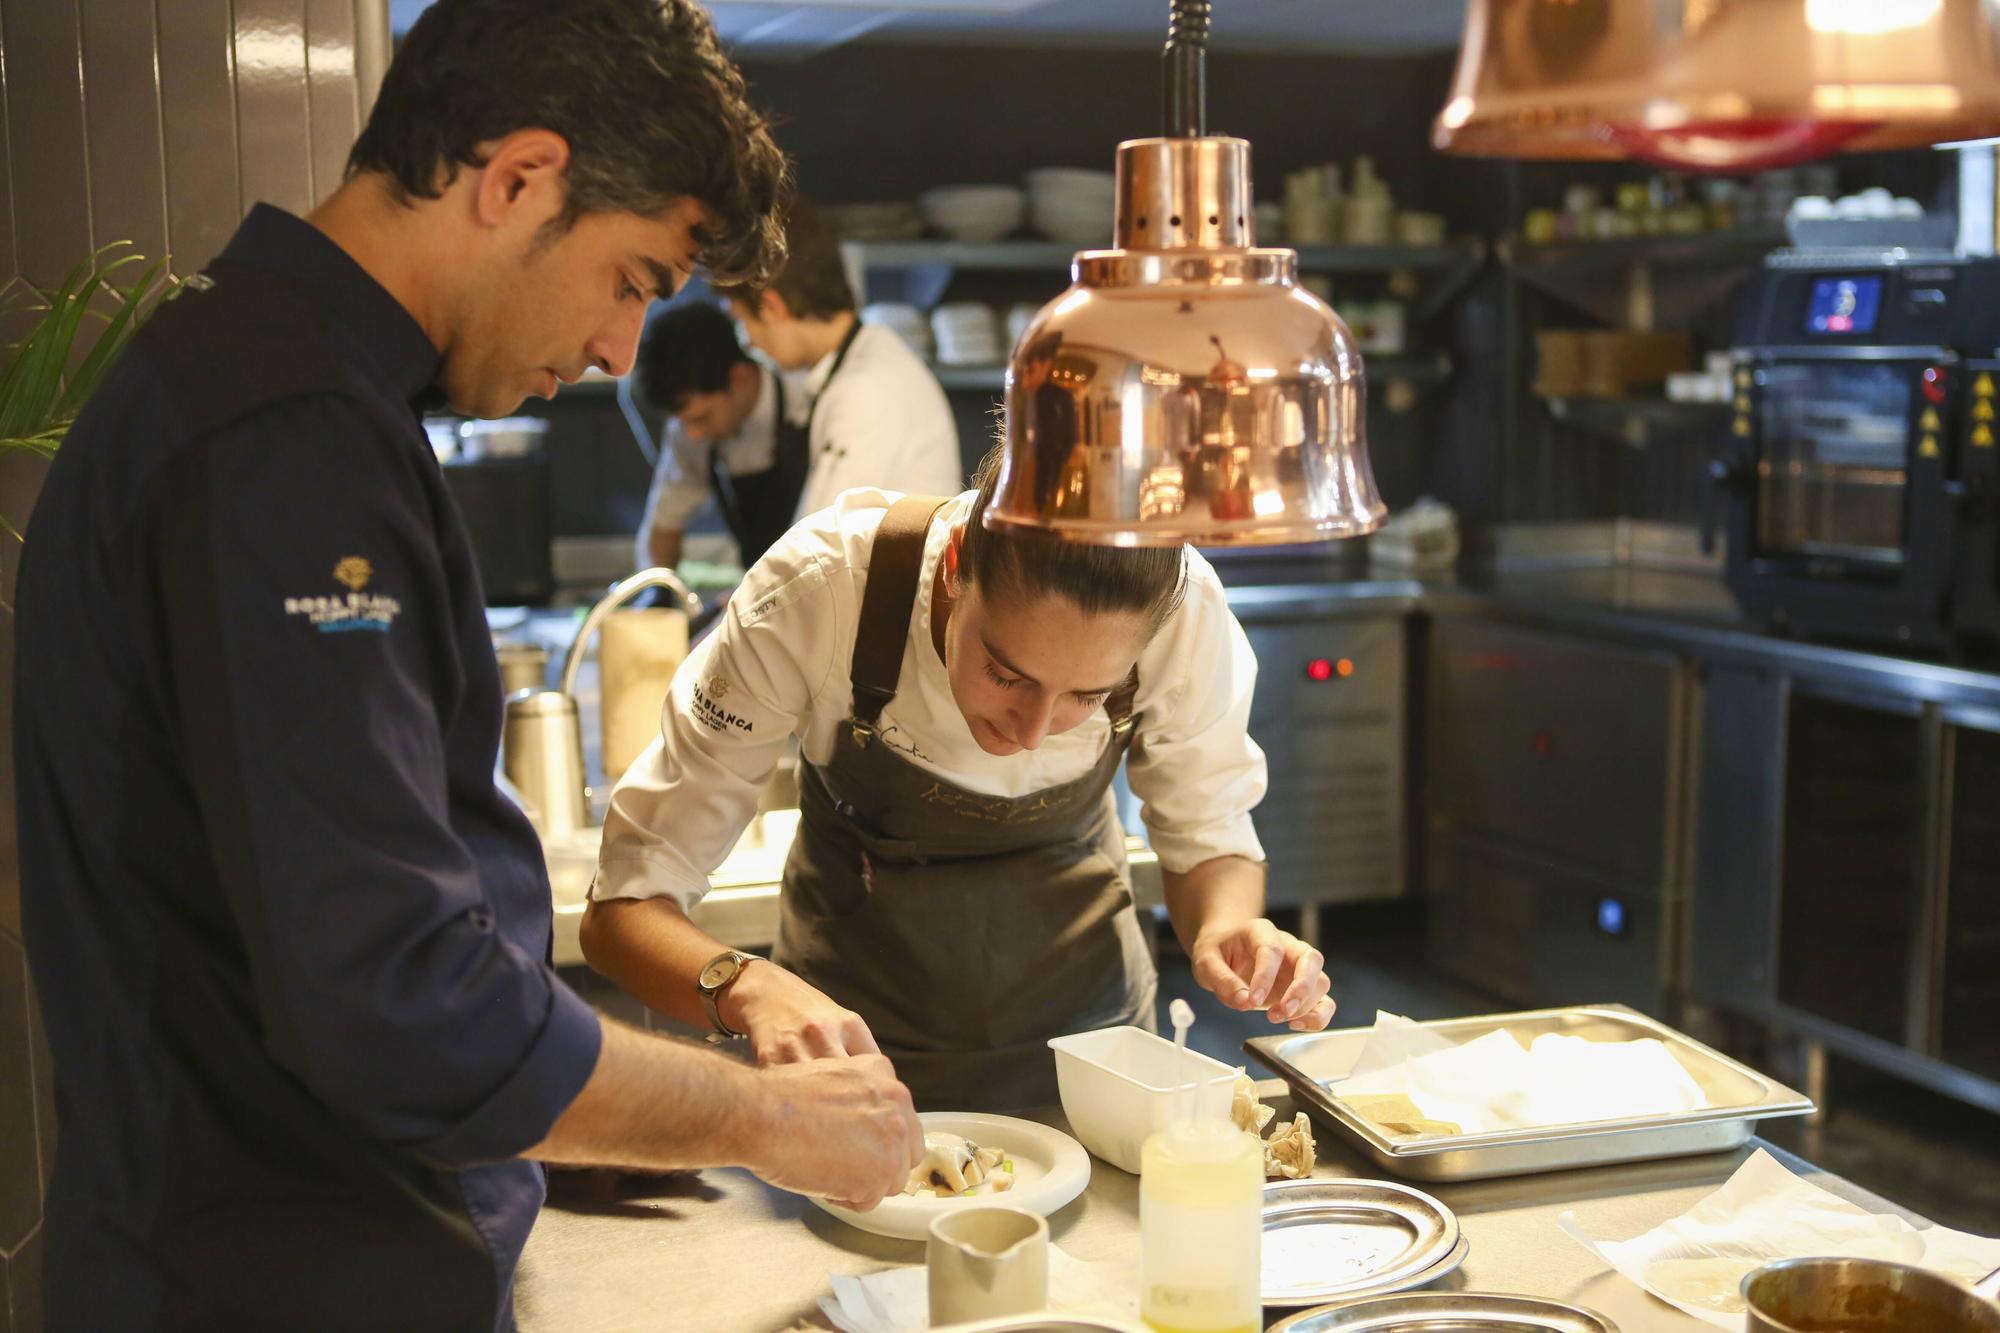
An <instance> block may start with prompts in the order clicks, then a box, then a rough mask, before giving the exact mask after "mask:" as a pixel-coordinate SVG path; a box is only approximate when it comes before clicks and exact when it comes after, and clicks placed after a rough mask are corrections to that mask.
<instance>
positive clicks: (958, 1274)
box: [926, 1207, 1049, 1325]
mask: <svg viewBox="0 0 2000 1333" xmlns="http://www.w3.org/2000/svg"><path fill="white" fill-rule="evenodd" d="M926 1258H927V1262H928V1265H929V1268H930V1290H931V1323H932V1324H933V1325H940V1324H956V1323H962V1322H965V1321H967V1320H973V1319H994V1318H998V1317H1000V1316H1002V1315H1013V1314H1027V1313H1029V1312H1031V1311H1035V1310H1040V1309H1042V1308H1044V1307H1045V1306H1046V1305H1047V1303H1048V1298H1049V1224H1048V1222H1047V1221H1046V1220H1044V1219H1043V1218H1041V1217H1038V1216H1037V1215H1036V1214H1034V1213H1030V1212H1024V1211H1023V1210H1021V1209H1019V1208H992V1207H977V1208H965V1209H953V1210H952V1211H951V1212H948V1213H946V1214H945V1215H944V1216H942V1217H940V1218H938V1219H937V1220H936V1221H935V1222H933V1223H931V1238H930V1243H929V1245H928V1247H927V1251H926Z"/></svg>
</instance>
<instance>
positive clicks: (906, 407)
mask: <svg viewBox="0 0 2000 1333" xmlns="http://www.w3.org/2000/svg"><path fill="white" fill-rule="evenodd" d="M835 355H836V353H833V352H829V353H827V355H825V356H824V357H822V358H820V360H819V362H818V364H816V365H815V366H814V367H813V368H812V372H811V374H809V375H808V376H807V377H806V392H807V394H808V395H809V396H810V397H811V399H812V407H811V411H812V431H811V433H810V435H809V436H808V437H807V438H808V445H809V447H810V449H811V450H812V459H811V467H810V469H809V470H808V471H807V472H806V484H805V489H804V490H803V491H801V492H800V493H799V506H798V509H797V510H795V511H794V513H793V518H794V520H797V519H801V518H804V517H805V516H806V515H807V514H814V513H818V512H819V511H820V510H822V509H825V508H826V507H827V506H828V505H831V504H832V503H833V500H834V497H835V496H837V495H839V494H840V493H841V492H842V491H849V490H853V489H855V488H856V487H860V486H893V487H895V488H896V489H898V490H901V491H906V492H908V493H909V494H911V495H955V494H957V493H958V491H959V489H960V488H961V487H963V486H964V485H965V464H964V462H963V461H962V460H961V459H960V458H959V455H958V427H957V425H956V424H955V423H954V422H953V421H952V416H951V405H950V404H949V403H947V402H946V401H945V397H944V390H943V389H941V388H939V387H938V382H937V377H936V376H935V375H933V374H931V372H930V368H929V367H928V366H926V365H925V364H924V363H923V362H922V361H921V360H920V359H918V357H917V354H916V353H915V352H912V351H911V350H910V349H909V345H908V344H906V343H905V342H904V341H903V340H902V339H901V338H898V337H897V336H896V335H895V334H894V333H892V332H890V331H889V330H888V329H885V328H880V327H877V326H875V325H872V324H863V325H862V326H861V327H860V328H859V329H858V330H856V332H855V335H854V342H853V344H852V345H851V346H850V347H849V348H848V349H847V356H846V357H845V358H844V359H843V360H842V361H841V363H840V373H839V374H837V375H835V374H833V362H834V357H835ZM829 376H831V379H830V380H829V378H828V377H829Z"/></svg>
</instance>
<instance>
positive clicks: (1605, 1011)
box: [1243, 1004, 1813, 1181]
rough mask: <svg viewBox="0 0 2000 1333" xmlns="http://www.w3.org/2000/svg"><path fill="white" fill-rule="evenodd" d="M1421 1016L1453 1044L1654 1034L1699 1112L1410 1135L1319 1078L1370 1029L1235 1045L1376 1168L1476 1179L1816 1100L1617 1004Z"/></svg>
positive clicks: (1740, 1126)
mask: <svg viewBox="0 0 2000 1333" xmlns="http://www.w3.org/2000/svg"><path fill="white" fill-rule="evenodd" d="M1420 1026H1422V1027H1424V1028H1426V1029H1428V1030H1429V1031H1431V1032H1434V1033H1437V1034H1438V1035H1439V1036H1442V1037H1445V1038H1447V1039H1448V1040H1451V1041H1453V1042H1456V1043H1459V1044H1463V1043H1465V1042H1469V1041H1472V1040H1475V1039H1476V1038H1479V1037H1483V1036H1485V1035H1486V1034H1487V1033H1489V1032H1494V1031H1498V1030H1500V1029H1503V1028H1504V1029H1506V1030H1507V1031H1509V1032H1512V1033H1514V1034H1515V1035H1516V1036H1517V1037H1519V1038H1520V1039H1522V1040H1523V1041H1532V1040H1534V1039H1535V1038H1536V1037H1538V1036H1540V1035H1541V1034H1543V1033H1545V1032H1557V1033H1562V1034H1564V1035H1566V1036H1572V1037H1582V1038H1584V1039H1586V1040H1589V1041H1636V1040H1639V1039H1641V1038H1645V1037H1651V1038H1654V1039H1656V1040H1658V1041H1659V1042H1660V1043H1661V1044H1662V1045H1664V1046H1665V1047H1666V1048H1667V1050H1668V1052H1669V1053H1670V1054H1671V1055H1672V1056H1673V1057H1674V1059H1676V1060H1677V1061H1679V1062H1680V1064H1681V1066H1682V1068H1684V1069H1686V1070H1687V1072H1688V1074H1689V1076H1690V1077H1692V1078H1693V1079H1694V1081H1695V1082H1696V1083H1697V1084H1699V1085H1700V1087H1701V1090H1702V1092H1703V1093H1704V1094H1705V1095H1706V1097H1707V1099H1708V1103H1709V1104H1708V1105H1707V1106H1706V1107H1704V1108H1703V1109H1701V1110H1699V1111H1684V1112H1679V1113H1676V1114H1672V1115H1659V1116H1631V1117H1626V1118H1623V1119H1617V1120H1586V1121H1580V1122H1578V1123H1576V1124H1570V1125H1553V1126H1548V1127H1546V1128H1533V1129H1510V1130H1496V1131H1492V1132H1489V1133H1482V1134H1451V1135H1438V1136H1434V1137H1425V1138H1417V1137H1412V1136H1405V1135H1399V1134H1391V1133H1390V1132H1388V1131H1387V1130H1384V1129H1383V1128H1382V1127H1381V1126H1379V1125H1377V1124H1375V1123H1374V1122H1373V1121H1370V1120H1368V1119H1367V1118H1366V1117H1364V1116H1362V1115H1361V1114H1360V1113H1359V1112H1357V1111H1355V1110H1354V1109H1353V1108H1351V1107H1350V1106H1348V1105H1347V1103H1346V1102H1344V1101H1342V1100H1341V1098H1340V1097H1339V1096H1338V1095H1337V1094H1335V1093H1334V1092H1332V1091H1330V1090H1329V1089H1328V1087H1327V1083H1328V1082H1331V1081H1337V1080H1339V1079H1341V1078H1344V1077H1346V1075H1347V1073H1348V1071H1349V1070H1350V1069H1352V1068H1353V1067H1354V1062H1355V1060H1356V1059H1358V1058H1359V1057H1360V1055H1361V1049H1362V1047H1363V1046H1365V1045H1366V1044H1367V1042H1368V1038H1369V1036H1370V1035H1371V1030H1370V1029H1368V1028H1345V1029H1341V1030H1339V1031H1335V1032H1319V1033H1313V1034H1310V1035H1296V1036H1271V1037H1253V1038H1251V1039H1250V1040H1249V1041H1246V1042H1244V1043H1243V1049H1244V1050H1245V1051H1247V1052H1248V1053H1249V1054H1251V1055H1254V1056H1255V1057H1256V1058H1257V1059H1259V1060H1261V1061H1263V1062H1264V1063H1265V1064H1267V1065H1269V1066H1270V1067H1271V1068H1272V1069H1273V1070H1275V1071H1276V1072H1277V1073H1278V1075H1279V1076H1280V1077H1281V1078H1283V1079H1284V1080H1285V1082H1286V1083H1287V1084H1289V1085H1290V1087H1291V1091H1292V1096H1293V1098H1294V1099H1296V1100H1297V1101H1298V1102H1299V1103H1300V1104H1301V1105H1304V1106H1306V1107H1309V1108H1310V1109H1312V1110H1313V1111H1315V1112H1317V1113H1318V1114H1319V1115H1320V1117H1321V1118H1322V1119H1324V1120H1325V1121H1326V1122H1327V1123H1328V1124H1330V1125H1331V1126H1332V1127H1333V1128H1334V1129H1335V1130H1336V1131H1338V1132H1339V1133H1340V1134H1341V1135H1342V1137H1344V1138H1346V1139H1347V1140H1349V1141H1350V1142H1351V1143H1353V1145H1354V1146H1355V1147H1356V1148H1358V1149H1359V1150H1360V1151H1361V1152H1362V1153H1363V1154H1364V1155H1365V1156H1367V1157H1368V1159H1369V1160H1370V1161H1372V1162H1374V1163H1375V1164H1376V1165H1377V1166H1379V1167H1381V1168H1382V1169H1383V1170H1384V1171H1388V1172H1390V1173H1392V1174H1394V1175H1399V1176H1405V1177H1408V1178H1410V1179H1413V1180H1438V1181H1450V1180H1483V1179H1486V1178H1489V1177H1493V1176H1518V1175H1528V1174H1531V1173H1533V1172H1537V1171H1556V1170H1562V1169H1565V1168H1568V1167H1576V1166H1605V1165H1609V1164H1611V1163H1614V1162H1639V1161H1646V1160H1648V1159H1651V1158H1658V1157H1681V1156H1686V1155H1688V1154H1692V1153H1705V1152H1727V1151H1730V1150H1732V1149H1735V1148H1740V1147H1742V1146H1743V1145H1744V1144H1745V1143H1747V1142H1749V1141H1750V1137H1751V1134H1752V1132H1753V1131H1752V1126H1753V1125H1755V1123H1756V1122H1757V1121H1759V1120H1764V1119H1769V1118H1770V1117H1773V1116H1786V1115H1806V1114H1809V1113H1810V1112H1811V1111H1812V1110H1813V1103H1812V1100H1811V1099H1810V1098H1808V1097H1805V1096H1802V1095H1800V1094H1799V1093H1797V1092H1794V1091H1793V1090H1792V1089H1790V1088H1788V1087H1785V1086H1784V1085H1783V1084H1781V1083H1778V1082H1776V1081H1774V1080H1772V1079H1769V1078H1766V1077H1765V1076H1764V1075H1762V1074H1760V1073H1758V1072H1757V1071H1756V1070H1754V1069H1751V1068H1749V1067H1748V1066H1746V1065H1742V1064H1738V1063H1737V1062H1736V1061H1734V1060H1731V1059H1730V1058H1729V1057H1728V1056H1726V1055H1723V1054H1721V1053H1720V1052H1718V1051H1713V1050H1710V1049H1709V1048H1708V1047H1706V1046H1704V1045H1702V1044H1701V1043H1700V1042H1697V1041H1695V1040H1694V1039H1693V1038H1692V1037H1689V1036H1686V1035H1685V1034H1683V1033H1680V1032H1676V1031H1675V1030H1674V1029H1672V1028H1670V1027H1668V1026H1667V1025H1666V1024H1664V1023H1661V1022H1659V1021H1658V1020H1656V1019H1652V1018H1648V1017H1647V1016H1646V1015H1644V1014H1641V1013H1639V1012H1637V1011H1636V1010H1632V1009H1627V1008H1626V1007H1625V1006H1624V1005H1621V1004H1604V1005H1587V1006H1577V1007H1572V1008H1564V1009H1536V1010H1529V1011H1525V1012H1522V1013H1514V1014H1486V1015H1483V1016H1480V1017H1477V1018H1453V1019H1445V1020H1442V1021H1440V1022H1434V1023H1424V1024H1421V1025H1420Z"/></svg>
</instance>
